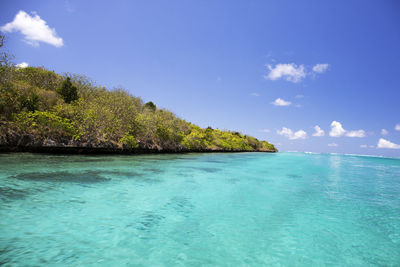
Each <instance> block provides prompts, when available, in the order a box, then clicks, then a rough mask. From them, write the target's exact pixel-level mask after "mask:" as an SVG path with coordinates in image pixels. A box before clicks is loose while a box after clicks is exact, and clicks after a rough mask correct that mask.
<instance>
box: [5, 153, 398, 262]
mask: <svg viewBox="0 0 400 267" xmlns="http://www.w3.org/2000/svg"><path fill="white" fill-rule="evenodd" d="M0 170H1V171H0V181H1V182H0V265H2V264H4V265H5V266H8V265H9V266H19V265H23V266H43V265H53V266H67V265H68V266H90V265H99V266H262V265H269V266H325V265H336V266H374V265H378V266H396V265H397V266H399V265H400V160H399V159H389V158H376V157H361V156H344V155H328V154H304V153H276V154H267V153H232V154H225V153H215V154H184V155H183V154H182V155H146V156H55V155H39V154H0Z"/></svg>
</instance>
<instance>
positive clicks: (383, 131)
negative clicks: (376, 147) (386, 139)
mask: <svg viewBox="0 0 400 267" xmlns="http://www.w3.org/2000/svg"><path fill="white" fill-rule="evenodd" d="M388 133H389V132H388V131H387V130H386V129H382V130H381V135H387V134H388Z"/></svg>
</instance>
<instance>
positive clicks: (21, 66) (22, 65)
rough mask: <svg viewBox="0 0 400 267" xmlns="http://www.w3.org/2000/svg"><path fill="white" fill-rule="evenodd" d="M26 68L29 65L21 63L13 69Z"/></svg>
mask: <svg viewBox="0 0 400 267" xmlns="http://www.w3.org/2000/svg"><path fill="white" fill-rule="evenodd" d="M28 66H29V64H28V63H26V62H21V63H19V64H17V65H15V67H17V68H26V67H28Z"/></svg>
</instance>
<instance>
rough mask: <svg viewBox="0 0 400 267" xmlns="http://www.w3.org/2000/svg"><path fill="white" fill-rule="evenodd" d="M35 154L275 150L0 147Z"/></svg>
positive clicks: (6, 151)
mask: <svg viewBox="0 0 400 267" xmlns="http://www.w3.org/2000/svg"><path fill="white" fill-rule="evenodd" d="M21 152H28V153H37V154H65V155H135V154H136V155H145V154H185V153H243V152H263V153H276V152H278V151H277V150H228V149H218V150H214V149H175V150H174V149H162V150H158V149H145V148H134V149H119V148H104V147H72V146H71V147H67V146H66V147H62V146H38V147H32V146H0V153H21Z"/></svg>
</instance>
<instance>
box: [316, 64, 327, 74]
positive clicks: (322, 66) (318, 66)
mask: <svg viewBox="0 0 400 267" xmlns="http://www.w3.org/2000/svg"><path fill="white" fill-rule="evenodd" d="M328 68H329V64H316V65H314V67H313V68H312V70H313V72H316V73H324V72H325V71H327V70H328Z"/></svg>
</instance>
